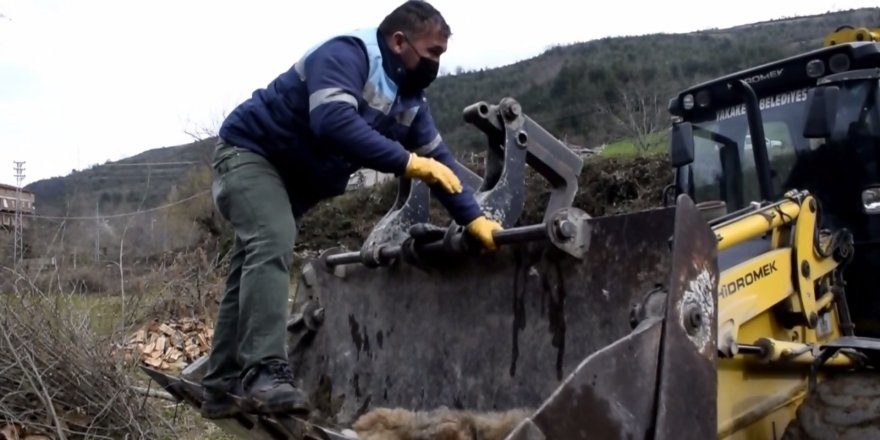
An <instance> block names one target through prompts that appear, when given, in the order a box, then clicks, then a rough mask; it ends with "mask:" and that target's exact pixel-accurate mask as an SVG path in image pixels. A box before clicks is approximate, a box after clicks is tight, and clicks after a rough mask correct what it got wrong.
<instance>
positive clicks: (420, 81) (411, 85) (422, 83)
mask: <svg viewBox="0 0 880 440" xmlns="http://www.w3.org/2000/svg"><path fill="white" fill-rule="evenodd" d="M406 41H407V43H409V45H410V47H412V48H413V51H415V52H416V54H418V55H419V63H418V64H416V67H415V69H412V70H410V69H407V71H406V77H405V78H404V83H403V84H402V85H401V89H403V91H405V92H409V93H415V92H418V91H419V90H422V89H426V88H427V87H428V86H429V85H431V83H432V82H434V80H435V79H436V78H437V72H438V71H439V70H440V63H438V62H436V61H434V60H432V59H430V58H428V57H426V56H423V55H422V54H420V53H419V52H418V51H417V50H416V48H415V46H414V45H413V44H412V43H411V42H410V41H409V38H407V40H406Z"/></svg>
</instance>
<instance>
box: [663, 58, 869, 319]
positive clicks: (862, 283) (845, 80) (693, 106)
mask: <svg viewBox="0 0 880 440" xmlns="http://www.w3.org/2000/svg"><path fill="white" fill-rule="evenodd" d="M669 111H670V113H671V114H672V115H673V117H674V122H673V124H672V127H671V130H670V136H669V140H670V147H669V153H670V158H671V161H672V165H673V167H674V171H675V182H674V185H673V187H674V189H675V193H676V194H682V193H685V194H688V195H690V197H691V198H693V199H694V201H695V202H697V203H698V204H699V205H700V206H704V207H711V209H706V211H705V212H706V215H707V220H709V221H710V223H713V219H716V220H720V219H721V218H722V217H723V216H724V215H725V214H727V213H732V212H735V211H740V210H745V209H749V206H750V204H753V203H764V202H772V201H775V200H778V199H780V198H782V197H783V196H784V194H785V193H786V192H787V191H789V190H791V189H799V190H808V191H810V192H811V193H812V194H813V195H814V196H816V198H817V199H818V200H819V203H820V207H821V211H820V218H819V221H820V227H822V228H834V229H836V228H848V229H849V230H850V231H851V232H852V233H853V236H854V240H855V255H856V259H855V261H853V263H851V265H850V269H849V270H848V275H847V276H848V278H849V280H848V281H849V285H850V286H849V290H850V291H851V292H852V291H853V290H856V291H858V293H857V294H856V295H857V296H859V297H862V299H864V298H865V296H866V295H864V293H865V292H869V291H870V292H871V294H870V295H871V296H873V297H876V298H878V299H880V292H876V291H877V289H878V287H877V286H880V43H873V42H864V43H845V44H836V45H833V46H827V47H823V48H822V49H818V50H814V51H811V52H807V53H804V54H800V55H797V56H794V57H791V58H787V59H783V60H780V61H777V62H774V63H769V64H765V65H762V66H758V67H755V68H751V69H748V70H744V71H741V72H737V73H734V74H731V75H728V76H725V77H722V78H719V79H716V80H714V81H709V82H706V83H703V84H699V85H696V86H694V87H691V88H689V89H686V90H684V91H682V92H681V93H679V94H678V96H676V97H674V98H673V99H672V100H671V101H670V105H669ZM768 247H769V243H768V242H766V241H764V240H757V241H755V242H752V243H747V244H745V245H743V246H742V247H740V248H738V249H730V250H728V251H727V252H724V253H722V254H721V255H720V260H719V263H720V264H721V265H722V270H723V269H724V268H726V267H730V266H732V265H733V264H736V263H737V262H740V261H743V260H745V259H747V258H750V257H751V256H754V255H757V254H758V253H760V252H763V251H764V250H766V249H767V248H768ZM874 274H878V275H874ZM859 302H860V301H858V300H857V301H851V302H850V307H851V308H854V309H855V308H856V307H859V306H864V307H867V308H865V309H863V310H868V308H870V309H872V310H873V312H872V313H873V316H880V301H874V302H873V303H871V304H868V303H863V304H859ZM854 303H855V304H854ZM875 303H876V304H875ZM872 327H875V328H874V330H876V334H878V335H880V322H878V323H875V324H872Z"/></svg>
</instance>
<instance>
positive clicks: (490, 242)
mask: <svg viewBox="0 0 880 440" xmlns="http://www.w3.org/2000/svg"><path fill="white" fill-rule="evenodd" d="M466 229H467V231H468V232H470V233H471V235H473V236H474V237H476V238H477V239H479V240H480V241H481V242H483V246H485V247H486V248H487V249H489V250H492V251H494V250H495V249H497V247H496V246H495V237H493V236H492V234H493V233H494V232H495V231H500V230H502V229H503V228H502V227H501V225H500V224H498V222H495V221H493V220H489V219H488V218H486V217H485V216H482V215H481V216H479V217H477V218H476V219H475V220H474V221H472V222H470V223H468V225H467V227H466Z"/></svg>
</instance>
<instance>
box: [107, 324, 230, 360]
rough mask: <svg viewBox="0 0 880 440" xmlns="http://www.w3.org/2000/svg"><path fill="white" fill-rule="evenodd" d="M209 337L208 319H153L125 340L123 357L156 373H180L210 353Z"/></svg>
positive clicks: (210, 328)
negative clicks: (179, 371)
mask: <svg viewBox="0 0 880 440" xmlns="http://www.w3.org/2000/svg"><path fill="white" fill-rule="evenodd" d="M213 334H214V326H213V323H212V322H211V321H210V319H195V318H190V317H185V318H181V319H172V320H168V321H165V322H160V321H159V320H153V321H150V322H149V323H148V324H146V325H144V326H143V327H142V328H141V329H139V330H138V331H136V332H134V333H133V334H132V335H131V336H130V337H129V339H128V342H127V344H126V346H125V347H124V352H125V358H126V360H131V359H133V358H135V357H136V358H137V360H138V361H140V362H142V363H143V364H145V365H147V366H149V367H152V368H155V369H157V370H166V371H167V370H181V369H183V368H184V367H186V365H188V364H189V363H191V362H193V361H195V360H196V359H198V358H200V357H201V356H202V355H205V354H207V353H208V352H209V351H210V349H211V338H212V336H213Z"/></svg>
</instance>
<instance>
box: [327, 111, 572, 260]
mask: <svg viewBox="0 0 880 440" xmlns="http://www.w3.org/2000/svg"><path fill="white" fill-rule="evenodd" d="M463 117H464V120H465V121H466V122H468V123H470V124H473V125H474V126H476V127H477V128H478V129H479V130H480V131H482V132H483V133H484V134H485V135H486V138H487V141H488V149H487V157H486V171H485V176H484V177H483V178H480V177H479V176H477V175H476V174H474V173H473V172H472V171H470V170H469V169H468V168H467V167H465V166H463V165H461V166H460V168H461V170H462V171H463V173H464V176H463V177H464V178H463V180H464V183H465V184H466V185H468V186H470V187H471V188H476V190H475V193H476V198H477V201H478V203H479V204H480V208H481V210H482V211H483V212H484V213H486V215H487V216H488V217H490V218H492V219H493V220H495V221H497V222H499V223H500V224H501V225H502V226H503V227H504V228H505V229H507V230H509V231H505V232H503V233H502V234H500V235H499V236H497V237H496V241H497V242H498V244H507V243H511V242H517V241H522V240H523V239H526V240H535V239H537V237H538V235H537V232H535V231H539V230H542V231H543V230H544V228H545V226H544V225H543V224H542V225H536V226H534V227H525V228H515V225H516V224H517V222H518V221H519V220H520V216H521V215H522V212H523V210H524V206H525V197H526V184H525V176H526V171H525V167H526V165H529V166H531V167H532V168H533V169H535V170H536V171H537V172H538V173H539V174H540V175H541V176H543V177H544V178H545V179H547V181H548V182H549V183H550V186H551V189H550V197H549V200H548V203H547V206H546V207H545V213H544V223H545V224H549V223H550V222H552V221H553V215H554V214H555V213H556V211H558V210H560V209H562V208H566V207H569V206H571V204H572V202H573V201H574V196H575V193H576V192H577V188H578V185H577V177H578V175H579V174H580V172H581V169H582V167H583V160H582V159H581V158H580V157H579V156H578V155H577V154H575V153H574V152H573V151H571V150H570V149H569V148H568V147H567V146H565V144H563V143H562V142H561V141H559V140H558V139H556V138H555V137H553V136H552V135H551V134H550V133H549V132H547V131H546V130H545V129H544V128H543V127H541V126H540V125H538V124H537V123H536V122H535V121H534V120H532V119H531V118H529V117H528V116H526V115H525V114H523V112H522V109H521V107H520V104H519V103H518V102H517V101H516V100H514V99H513V98H504V99H502V100H501V102H500V103H499V104H498V105H490V104H487V103H486V102H483V101H480V102H477V103H475V104H473V105H471V106H468V107H467V108H465V110H464V112H463ZM429 196H430V189H429V187H428V186H427V185H426V184H424V183H423V182H421V181H412V180H410V179H406V178H401V179H400V185H399V186H398V193H397V199H396V200H395V203H394V205H393V206H392V208H391V210H390V211H389V212H388V214H386V215H385V217H383V218H382V219H381V220H380V221H379V222H378V223H377V224H376V226H375V227H374V228H373V230H372V231H371V232H370V235H369V236H368V237H367V239H366V240H365V242H364V244H363V245H362V246H361V249H360V251H357V252H349V253H341V254H335V255H332V256H331V257H328V258H327V259H326V260H325V262H326V263H327V264H328V265H330V266H335V265H340V264H354V263H361V264H364V265H366V266H369V267H378V266H383V265H388V264H390V263H391V262H392V261H394V260H395V259H397V258H400V257H401V256H405V254H408V255H409V256H410V258H409V259H410V260H413V259H415V258H416V255H418V254H421V253H424V252H428V253H436V252H437V251H443V252H451V253H462V252H471V251H473V250H474V249H476V248H477V243H476V242H474V240H473V239H472V238H471V237H470V236H468V235H467V234H466V233H465V232H466V231H465V230H464V227H463V226H462V225H457V224H455V222H452V224H450V225H449V226H448V227H446V228H440V227H438V226H434V225H431V224H429V223H428V208H429V201H430V199H429ZM511 228H513V229H511ZM541 238H546V234H544V235H542V236H541ZM511 240H512V241H511Z"/></svg>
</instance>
